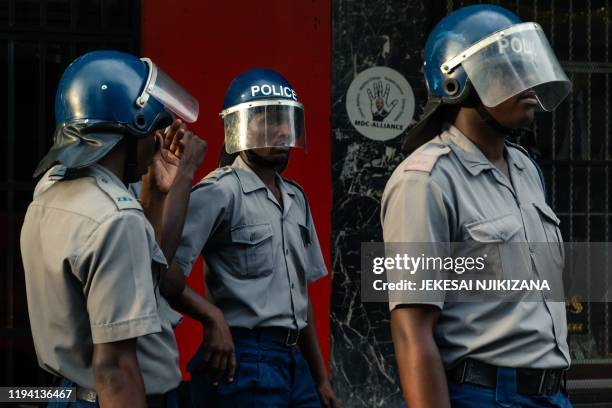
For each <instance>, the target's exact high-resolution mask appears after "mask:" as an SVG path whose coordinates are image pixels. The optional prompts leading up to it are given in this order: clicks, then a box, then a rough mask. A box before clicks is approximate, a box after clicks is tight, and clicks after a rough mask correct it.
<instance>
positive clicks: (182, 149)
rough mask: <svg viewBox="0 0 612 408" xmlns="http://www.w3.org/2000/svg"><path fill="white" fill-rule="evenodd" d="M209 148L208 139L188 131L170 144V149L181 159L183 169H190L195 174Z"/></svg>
mask: <svg viewBox="0 0 612 408" xmlns="http://www.w3.org/2000/svg"><path fill="white" fill-rule="evenodd" d="M207 150H208V143H207V142H206V140H202V139H200V137H199V136H197V135H194V134H193V133H191V132H188V131H187V132H183V134H182V136H181V137H180V138H178V137H177V138H175V140H173V141H172V144H171V145H170V151H172V152H173V153H174V154H175V155H176V156H177V157H178V158H179V159H180V167H181V169H184V170H185V171H190V172H192V173H193V175H195V172H196V171H197V170H198V168H199V167H200V164H202V160H204V156H205V155H206V151H207Z"/></svg>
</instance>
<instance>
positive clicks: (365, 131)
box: [346, 67, 414, 141]
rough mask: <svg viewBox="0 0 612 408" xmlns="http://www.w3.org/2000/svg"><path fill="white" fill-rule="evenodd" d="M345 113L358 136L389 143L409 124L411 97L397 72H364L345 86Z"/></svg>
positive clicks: (372, 70)
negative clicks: (346, 90) (347, 86)
mask: <svg viewBox="0 0 612 408" xmlns="http://www.w3.org/2000/svg"><path fill="white" fill-rule="evenodd" d="M346 111H347V113H348V116H349V119H350V121H351V124H352V125H353V126H354V127H355V129H357V131H359V133H361V134H362V135H364V136H365V137H367V138H370V139H373V140H380V141H382V140H389V139H392V138H394V137H396V136H398V135H400V134H401V133H402V132H404V131H405V130H406V128H407V126H408V125H409V124H410V123H411V122H412V116H413V115H414V93H413V92H412V87H411V86H410V84H409V83H408V81H406V78H404V77H403V76H402V75H401V74H400V73H399V72H397V71H395V70H393V69H391V68H387V67H373V68H368V69H366V70H365V71H363V72H361V73H359V75H357V77H355V79H354V80H353V82H352V83H351V85H350V86H349V89H348V92H347V94H346Z"/></svg>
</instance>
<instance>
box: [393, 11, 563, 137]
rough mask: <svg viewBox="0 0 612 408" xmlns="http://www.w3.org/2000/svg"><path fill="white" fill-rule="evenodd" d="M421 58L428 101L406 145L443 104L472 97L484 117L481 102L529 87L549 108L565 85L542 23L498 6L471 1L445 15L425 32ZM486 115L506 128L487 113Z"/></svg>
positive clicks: (498, 100) (542, 106)
mask: <svg viewBox="0 0 612 408" xmlns="http://www.w3.org/2000/svg"><path fill="white" fill-rule="evenodd" d="M424 60H425V61H424V73H425V82H426V84H427V91H428V100H427V104H426V105H425V108H424V110H423V115H422V117H421V119H420V121H419V122H418V123H417V125H416V126H414V127H413V128H412V129H410V131H409V132H408V135H407V137H406V143H405V146H409V147H412V148H414V147H417V146H418V145H420V144H422V143H424V142H426V141H427V138H428V137H429V136H430V135H423V134H421V133H426V132H423V131H424V129H425V128H426V127H427V126H428V122H429V121H430V120H431V119H432V117H434V116H435V113H436V111H438V110H439V108H440V107H442V106H444V105H447V106H449V105H450V106H452V105H455V106H457V105H461V104H464V103H466V101H467V100H468V99H472V100H474V99H477V100H478V103H479V104H480V106H479V107H480V109H478V111H479V112H480V113H481V115H483V116H487V113H486V109H484V107H489V108H492V107H495V106H498V105H499V104H501V103H503V102H505V101H506V100H508V99H510V98H512V97H514V96H516V95H519V94H521V93H523V92H526V91H532V92H533V93H534V94H535V97H536V99H537V101H538V108H539V109H540V110H544V111H552V110H554V109H555V108H556V107H557V106H558V105H559V104H560V103H561V102H562V101H563V99H564V98H565V97H566V96H567V95H568V94H569V92H570V90H571V83H570V81H569V79H568V77H567V75H566V74H565V72H563V69H562V68H561V66H560V64H559V62H558V60H557V58H556V56H555V54H554V52H553V50H552V49H551V47H550V44H549V43H548V41H547V39H546V36H545V34H544V32H543V30H542V27H541V26H540V25H539V24H537V23H534V22H523V21H521V19H520V18H519V17H518V16H516V15H515V14H514V13H512V12H510V11H508V10H506V9H504V8H502V7H499V6H494V5H486V4H482V5H473V6H468V7H463V8H460V9H458V10H456V11H454V12H453V13H450V14H449V15H447V16H446V17H445V18H443V19H442V20H441V21H440V22H439V23H438V24H437V25H436V26H435V27H434V29H433V31H432V32H431V34H430V35H429V37H428V39H427V42H426V45H425V54H424ZM473 92H475V93H476V95H473V94H472V93H473ZM475 97H476V98H475ZM486 120H487V121H488V122H492V124H493V125H494V127H496V128H498V129H502V130H508V129H504V128H503V126H501V125H500V124H498V123H495V120H494V119H493V118H492V117H490V115H489V116H487V117H486Z"/></svg>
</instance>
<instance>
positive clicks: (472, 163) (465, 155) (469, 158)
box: [441, 122, 525, 176]
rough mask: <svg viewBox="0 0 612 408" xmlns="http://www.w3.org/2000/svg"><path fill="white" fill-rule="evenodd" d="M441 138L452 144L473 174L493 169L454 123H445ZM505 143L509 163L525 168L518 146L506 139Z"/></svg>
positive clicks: (459, 157) (460, 159) (521, 168)
mask: <svg viewBox="0 0 612 408" xmlns="http://www.w3.org/2000/svg"><path fill="white" fill-rule="evenodd" d="M441 138H442V140H443V141H444V142H446V143H447V144H448V145H449V146H450V148H451V149H452V150H453V152H454V153H455V155H456V156H457V158H458V159H459V161H460V162H461V164H462V165H463V166H464V167H465V168H466V169H467V170H468V171H469V172H470V173H471V174H472V175H474V176H475V175H478V174H480V172H482V171H483V170H486V169H492V168H493V167H494V166H493V164H492V163H491V162H490V161H489V159H487V157H486V156H485V155H484V154H483V153H482V151H481V150H480V149H479V148H478V146H476V145H475V144H474V143H473V142H472V141H471V140H470V139H469V138H468V137H467V136H465V135H464V134H463V133H462V132H461V131H460V130H459V129H457V128H456V127H455V126H453V125H452V124H450V123H448V122H446V123H444V125H443V126H442V134H441ZM504 144H505V146H506V149H505V151H506V160H507V161H508V164H512V165H514V167H516V168H517V169H519V170H523V169H524V168H525V166H524V164H523V163H522V161H521V159H520V157H517V154H519V153H518V152H517V151H516V150H517V149H516V146H515V145H514V144H513V143H511V142H509V141H507V140H506V141H504ZM511 147H514V148H511Z"/></svg>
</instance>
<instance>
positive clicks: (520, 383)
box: [446, 359, 566, 395]
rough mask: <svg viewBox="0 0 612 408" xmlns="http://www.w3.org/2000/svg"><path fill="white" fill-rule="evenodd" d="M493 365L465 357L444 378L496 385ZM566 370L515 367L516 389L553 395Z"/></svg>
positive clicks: (534, 393)
mask: <svg viewBox="0 0 612 408" xmlns="http://www.w3.org/2000/svg"><path fill="white" fill-rule="evenodd" d="M497 368H498V367H496V366H494V365H491V364H486V363H483V362H480V361H476V360H472V359H466V360H463V361H462V362H461V363H460V364H458V365H457V366H455V367H454V368H451V369H450V370H447V371H446V378H447V379H448V381H452V382H454V383H457V384H462V383H468V384H473V385H479V386H481V387H486V388H496V387H497ZM565 374H566V370H562V369H547V370H541V369H533V368H516V391H517V392H518V393H519V394H523V395H553V394H556V393H557V392H559V390H560V389H561V382H562V381H563V380H564V379H565Z"/></svg>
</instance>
